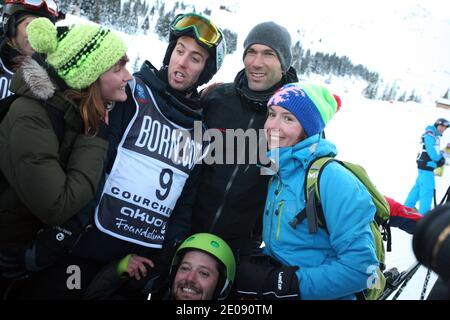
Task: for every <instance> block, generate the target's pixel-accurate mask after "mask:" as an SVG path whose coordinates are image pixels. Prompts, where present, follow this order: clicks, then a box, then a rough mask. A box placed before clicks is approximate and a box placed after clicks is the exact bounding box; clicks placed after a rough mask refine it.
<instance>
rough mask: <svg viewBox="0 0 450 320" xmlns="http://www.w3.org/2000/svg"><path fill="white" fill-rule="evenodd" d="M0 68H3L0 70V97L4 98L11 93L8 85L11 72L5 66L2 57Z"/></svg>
mask: <svg viewBox="0 0 450 320" xmlns="http://www.w3.org/2000/svg"><path fill="white" fill-rule="evenodd" d="M0 69H2V70H3V71H2V72H0V99H4V98H6V97H9V96H10V95H12V92H11V91H9V85H10V84H11V78H12V75H13V73H12V71H10V70H8V69H7V68H6V67H5V65H4V64H3V61H2V59H0Z"/></svg>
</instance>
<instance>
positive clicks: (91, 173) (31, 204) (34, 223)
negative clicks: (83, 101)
mask: <svg viewBox="0 0 450 320" xmlns="http://www.w3.org/2000/svg"><path fill="white" fill-rule="evenodd" d="M59 81H60V80H57V79H56V78H55V77H53V76H51V75H50V73H49V72H48V71H47V70H46V69H44V68H43V67H42V66H41V65H40V64H39V63H38V62H37V61H36V60H34V59H31V58H27V60H26V62H25V64H24V65H23V67H22V68H21V69H20V70H19V71H18V72H17V73H16V74H15V75H14V76H13V78H12V82H11V91H13V92H14V93H15V94H17V95H18V96H19V97H18V98H17V99H16V100H15V101H14V102H13V103H12V104H11V107H10V110H9V112H8V114H7V115H6V116H5V118H4V119H3V121H2V122H1V124H0V186H1V187H0V244H1V245H4V244H8V245H10V244H21V243H26V242H29V241H30V240H31V239H34V237H35V234H36V231H37V230H38V229H39V228H40V227H41V226H42V225H43V224H45V225H59V224H62V223H63V222H65V221H66V220H68V219H69V218H70V217H72V216H73V215H74V214H75V213H77V212H78V211H80V209H82V208H83V207H84V206H85V205H86V204H87V203H88V202H89V201H90V200H91V199H92V198H93V197H94V195H95V193H96V191H97V185H98V182H99V180H100V178H101V174H102V169H103V164H104V158H105V155H106V150H107V147H108V143H107V141H106V140H103V139H101V138H99V137H88V136H86V135H84V134H83V129H82V121H81V118H80V116H79V111H78V108H77V106H76V105H75V104H73V103H72V102H70V101H69V100H67V99H66V98H65V97H64V95H63V92H62V91H61V89H60V86H59V85H58V83H60V82H59ZM50 117H56V118H58V119H59V121H61V122H62V127H63V128H64V134H63V137H62V141H61V144H60V142H59V140H58V137H57V135H56V133H55V130H54V125H53V122H54V121H52V120H50Z"/></svg>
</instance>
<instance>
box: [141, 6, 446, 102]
mask: <svg viewBox="0 0 450 320" xmlns="http://www.w3.org/2000/svg"><path fill="white" fill-rule="evenodd" d="M147 1H148V2H149V3H155V2H156V1H154V0H147ZM175 2H177V0H169V1H164V3H165V7H166V8H167V9H170V8H172V7H173V6H174V4H175ZM182 2H183V3H185V4H194V5H195V8H196V10H197V12H203V11H204V10H205V9H206V8H207V9H209V10H211V18H212V19H213V20H214V21H215V22H216V23H217V24H218V25H219V26H220V27H222V28H227V29H230V30H232V31H234V32H236V33H237V34H238V51H237V52H236V54H235V56H236V57H239V58H240V57H241V56H242V43H243V41H244V39H245V36H246V35H247V34H248V32H249V30H250V29H251V28H252V27H253V26H254V25H256V24H257V23H259V22H262V21H268V20H273V21H275V22H277V23H279V24H282V25H284V26H285V27H286V28H287V29H288V30H289V31H290V33H291V36H292V39H293V43H295V42H297V41H300V42H301V44H302V46H303V47H304V48H305V49H311V50H312V51H322V52H324V53H330V54H332V53H334V52H336V53H337V54H338V55H346V56H348V57H349V58H350V59H351V60H352V62H353V63H354V64H363V65H364V66H366V67H368V68H369V70H371V71H375V72H378V73H379V74H380V76H381V78H383V79H384V80H385V82H386V83H393V82H394V81H395V82H396V84H397V85H398V86H399V87H400V89H399V90H408V91H410V90H411V89H413V88H416V89H417V91H418V92H419V94H420V95H421V96H422V97H423V99H424V102H426V103H431V102H434V101H435V100H436V99H437V98H439V97H440V96H441V95H443V94H444V93H445V91H446V90H447V89H448V86H449V83H450V60H449V59H448V53H449V52H450V42H449V41H448V39H450V10H449V6H448V4H447V3H446V1H443V0H429V1H420V0H396V1H389V0H379V1H359V0H342V1H332V0H316V1H305V0H300V1H293V0H278V1H276V2H274V1H272V0H246V1H235V0H195V1H194V0H183V1H182ZM221 7H223V8H225V10H223V9H222V10H221V9H220V8H221ZM240 62H241V61H240V59H238V60H236V62H234V63H233V64H232V65H230V64H228V66H227V67H228V68H229V69H232V70H233V71H232V72H231V73H235V71H236V69H237V68H239V67H240V65H241V63H240ZM158 63H159V60H158ZM218 78H219V79H220V78H221V74H219V75H218ZM224 78H225V79H229V77H224Z"/></svg>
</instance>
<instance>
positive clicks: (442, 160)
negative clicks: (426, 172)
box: [437, 157, 445, 168]
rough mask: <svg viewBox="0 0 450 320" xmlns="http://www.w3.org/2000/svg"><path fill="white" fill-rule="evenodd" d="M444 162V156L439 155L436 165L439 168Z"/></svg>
mask: <svg viewBox="0 0 450 320" xmlns="http://www.w3.org/2000/svg"><path fill="white" fill-rule="evenodd" d="M444 164H445V158H444V157H441V159H440V160H439V161H438V162H437V166H438V168H439V167H442V166H443V165H444Z"/></svg>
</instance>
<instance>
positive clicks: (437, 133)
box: [405, 118, 450, 214]
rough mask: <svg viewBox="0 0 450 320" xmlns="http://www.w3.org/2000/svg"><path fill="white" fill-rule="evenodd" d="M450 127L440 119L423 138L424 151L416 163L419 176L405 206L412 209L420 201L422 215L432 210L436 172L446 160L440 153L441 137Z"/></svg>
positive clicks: (446, 121) (449, 124) (429, 127)
mask: <svg viewBox="0 0 450 320" xmlns="http://www.w3.org/2000/svg"><path fill="white" fill-rule="evenodd" d="M449 126H450V122H449V121H448V120H446V119H444V118H439V119H437V120H436V121H435V123H434V124H433V125H431V126H428V127H427V128H426V129H425V133H424V134H423V135H422V137H421V145H422V151H421V152H420V153H419V154H418V156H417V161H416V162H417V167H418V169H419V175H418V177H417V179H416V183H415V185H414V187H413V188H412V189H411V191H410V192H409V194H408V198H407V199H406V201H405V206H407V207H411V208H412V207H415V205H416V203H417V201H419V210H418V211H419V213H421V214H425V213H427V212H428V211H429V210H430V209H431V202H432V200H433V195H434V189H435V181H434V170H435V169H436V168H438V167H441V166H443V165H444V164H445V158H444V156H443V153H442V152H441V151H440V137H441V136H442V134H443V133H444V131H445V130H446V129H447V128H448V127H449Z"/></svg>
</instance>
